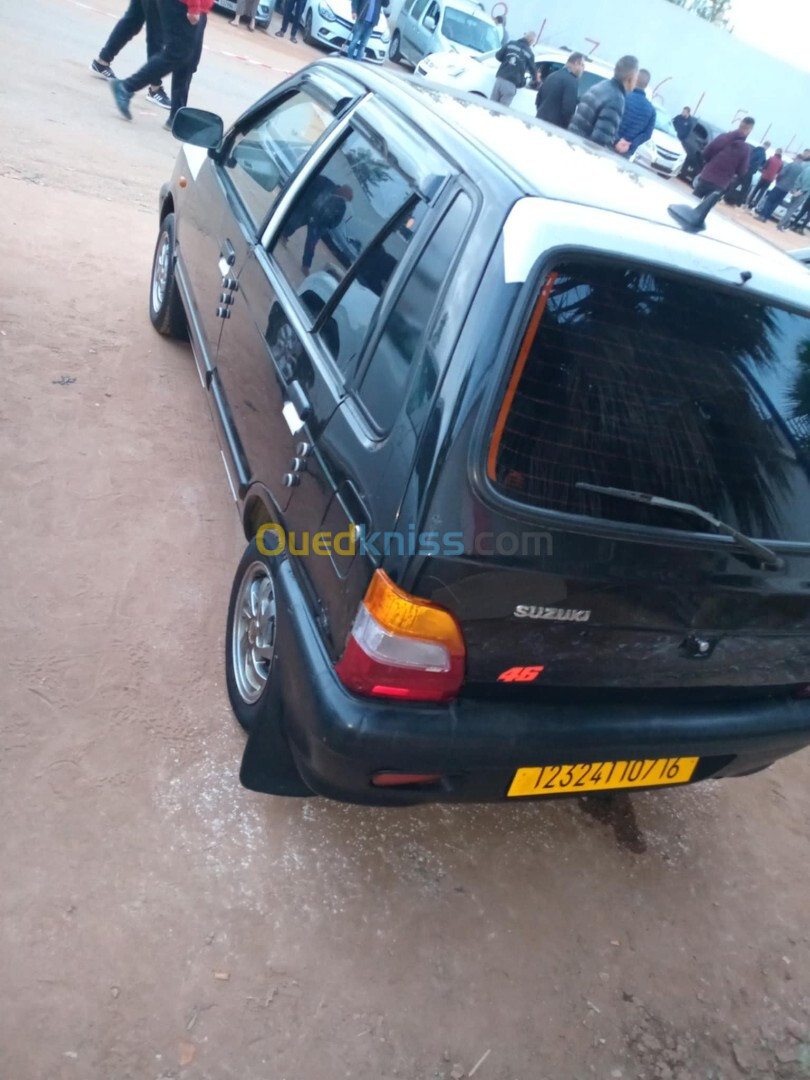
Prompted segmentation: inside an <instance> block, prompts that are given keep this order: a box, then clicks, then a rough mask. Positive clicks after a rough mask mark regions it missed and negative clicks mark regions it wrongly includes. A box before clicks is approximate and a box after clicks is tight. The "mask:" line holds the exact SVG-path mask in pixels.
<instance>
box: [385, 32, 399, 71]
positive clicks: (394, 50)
mask: <svg viewBox="0 0 810 1080" xmlns="http://www.w3.org/2000/svg"><path fill="white" fill-rule="evenodd" d="M399 42H400V39H399V30H395V31H394V33H393V34H392V35H391V45H390V46H389V49H388V59H389V60H390V61H391V62H392V63H393V64H401V63H402V53H401V51H400V48H399Z"/></svg>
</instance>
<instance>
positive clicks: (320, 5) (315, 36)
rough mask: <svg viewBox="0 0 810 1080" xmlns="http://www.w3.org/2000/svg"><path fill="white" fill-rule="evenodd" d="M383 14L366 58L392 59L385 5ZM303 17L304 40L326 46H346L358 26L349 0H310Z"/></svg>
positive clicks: (369, 41)
mask: <svg viewBox="0 0 810 1080" xmlns="http://www.w3.org/2000/svg"><path fill="white" fill-rule="evenodd" d="M386 6H387V5H385V4H383V13H382V14H381V15H380V21H379V22H378V23H377V26H376V27H375V29H374V31H373V33H372V35H371V37H370V38H369V39H368V44H367V45H366V52H365V57H364V59H366V60H372V61H373V62H374V63H375V64H383V63H385V61H386V60H387V59H388V42H389V41H390V40H391V33H390V30H389V28H388V20H387V19H386V17H385V8H386ZM301 21H302V22H303V25H304V41H306V43H307V44H308V45H321V46H322V47H323V48H325V49H338V50H340V49H345V48H346V46H347V45H348V44H349V39H350V38H351V36H352V30H353V29H354V19H353V18H352V5H351V3H350V2H349V0H307V3H306V6H305V7H304V12H303V15H302V19H301Z"/></svg>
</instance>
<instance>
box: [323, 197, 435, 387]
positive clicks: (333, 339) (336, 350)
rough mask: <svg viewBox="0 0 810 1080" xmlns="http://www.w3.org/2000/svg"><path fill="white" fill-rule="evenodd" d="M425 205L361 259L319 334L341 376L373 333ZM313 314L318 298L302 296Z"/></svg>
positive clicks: (407, 212) (401, 218)
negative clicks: (385, 295)
mask: <svg viewBox="0 0 810 1080" xmlns="http://www.w3.org/2000/svg"><path fill="white" fill-rule="evenodd" d="M424 213H425V204H424V203H423V202H421V201H420V202H414V203H413V204H410V205H409V206H408V208H407V209H406V210H405V211H404V212H403V213H402V214H400V215H399V217H397V218H395V220H394V221H393V222H392V224H391V226H390V227H389V228H388V229H387V230H386V232H385V233H384V234H383V235H382V236H381V237H380V238H379V239H378V240H377V241H376V242H375V243H373V244H372V245H371V247H369V248H367V249H366V251H365V252H364V253H363V254H362V255H361V257H360V259H359V261H358V263H357V265H356V267H355V269H354V272H353V274H352V280H351V281H350V283H349V285H348V287H347V288H346V291H345V292H344V293H343V295H342V296H341V298H340V300H339V301H338V302H337V304H336V305H335V307H334V309H333V311H332V313H331V314H330V316H329V318H328V319H327V320H326V322H325V323H324V325H323V326H322V327H321V330H320V337H321V341H322V342H323V344H324V346H325V347H326V349H327V350H328V351H329V353H330V354H331V355H332V357H333V358H334V360H335V361H336V362H337V365H338V367H339V368H340V369H341V371H343V372H349V371H350V370H351V369H352V368H353V365H354V362H355V361H356V360H357V359H358V357H359V356H360V353H361V351H362V348H363V345H364V344H365V341H366V338H367V337H368V336H369V334H370V333H372V332H373V328H374V322H375V319H376V315H377V311H378V309H379V306H380V302H381V300H382V296H383V294H384V292H385V290H386V288H387V287H388V283H389V281H390V280H391V277H392V275H393V273H394V271H395V270H396V268H397V266H398V265H399V263H400V261H401V260H402V258H403V256H404V255H405V252H406V250H407V248H408V246H409V244H410V242H411V240H412V239H413V236H414V233H415V232H416V229H417V227H418V225H419V222H420V221H421V220H422V218H423V217H424ZM302 299H303V300H304V303H305V304H307V305H308V306H309V307H310V310H312V309H313V308H314V307H316V305H317V304H318V303H319V302H320V298H319V297H318V298H314V297H310V296H309V295H308V290H307V289H305V291H304V292H303V293H302Z"/></svg>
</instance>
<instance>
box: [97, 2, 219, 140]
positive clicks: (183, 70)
mask: <svg viewBox="0 0 810 1080" xmlns="http://www.w3.org/2000/svg"><path fill="white" fill-rule="evenodd" d="M158 6H159V8H160V21H161V23H162V25H163V48H162V49H161V50H160V52H159V53H156V54H155V55H154V56H151V57H150V58H149V59H148V60H147V61H146V63H145V64H144V66H143V67H142V68H141V69H140V71H136V72H135V74H134V75H130V77H129V78H128V79H111V80H110V88H111V89H112V93H113V98H114V99H115V104H116V106H117V108H118V111H119V112H120V113H121V115H122V116H123V117H124V118H125V119H127V120H131V119H132V113H131V112H130V109H129V103H130V101H131V100H132V95H133V94H135V93H137V92H138V90H142V89H143V88H144V87H145V86H155V85H157V84H158V83H159V82H160V80H161V79H163V78H165V77H166V76H167V75H169V74H171V77H172V105H171V110H170V112H169V119H168V120H167V121H166V127H167V128H171V125H172V121H173V120H174V117H175V115H176V113H177V111H178V110H179V109H182V108H183V106H184V105H185V104H186V102H187V101H188V91H189V87H190V86H191V79H192V76H193V75H194V72H195V71H196V70H197V66H198V64H199V62H200V57H201V56H202V47H203V35H204V34H205V24H206V21H207V13H208V12H209V11H210V10H211V8H212V7H213V6H214V0H158Z"/></svg>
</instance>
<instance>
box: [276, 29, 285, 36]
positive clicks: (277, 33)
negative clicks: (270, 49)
mask: <svg viewBox="0 0 810 1080" xmlns="http://www.w3.org/2000/svg"><path fill="white" fill-rule="evenodd" d="M276 37H284V31H283V30H276Z"/></svg>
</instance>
